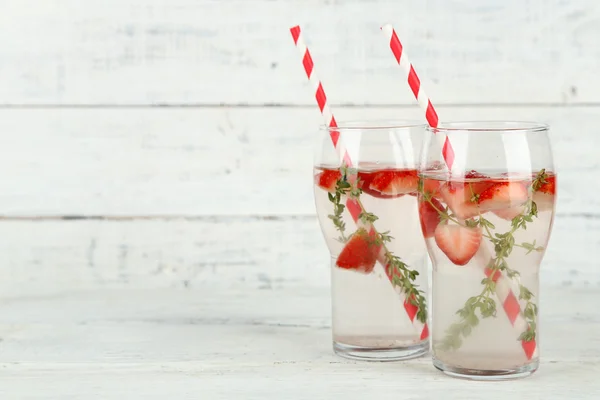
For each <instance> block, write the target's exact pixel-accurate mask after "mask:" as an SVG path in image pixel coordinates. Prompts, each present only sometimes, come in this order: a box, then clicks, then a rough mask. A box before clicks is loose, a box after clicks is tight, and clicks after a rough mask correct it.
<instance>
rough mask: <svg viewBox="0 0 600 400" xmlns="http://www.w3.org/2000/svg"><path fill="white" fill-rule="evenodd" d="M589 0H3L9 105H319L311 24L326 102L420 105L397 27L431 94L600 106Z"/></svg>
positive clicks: (1, 34)
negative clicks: (299, 43)
mask: <svg viewBox="0 0 600 400" xmlns="http://www.w3.org/2000/svg"><path fill="white" fill-rule="evenodd" d="M599 20H600V6H598V3H597V2H596V1H593V0H585V1H577V2H566V1H561V0H547V1H525V2H523V1H521V0H506V1H502V2H493V3H478V4H474V3H473V2H472V1H469V0H455V1H446V0H427V1H418V2H416V1H409V0H402V1H396V0H374V1H369V2H362V1H354V0H334V1H331V0H313V1H296V0H292V1H289V0H276V1H272V0H253V1H247V0H226V1H215V0H197V1H190V0H152V1H149V0H104V1H87V2H85V4H84V3H82V2H81V1H79V0H48V1H42V0H5V1H4V2H3V9H2V13H1V14H0V49H2V52H1V55H0V104H111V105H112V104H222V103H223V104H258V105H262V104H265V103H277V104H311V105H312V97H311V96H312V94H311V93H310V90H309V89H308V84H307V82H305V81H306V79H305V76H304V74H303V72H302V69H301V66H300V62H299V59H298V55H297V54H296V50H295V49H294V47H293V44H292V40H291V37H290V35H289V32H288V28H289V27H290V26H292V25H295V24H298V23H299V24H302V25H303V27H304V28H305V31H306V38H307V42H308V44H309V46H310V47H311V50H312V52H313V56H314V60H315V62H316V65H317V67H318V71H319V74H320V76H321V78H322V79H323V80H324V82H325V84H326V89H327V92H328V95H329V96H330V100H331V101H332V102H333V103H334V104H335V103H350V104H400V103H402V104H413V101H414V100H413V99H412V95H411V94H410V92H409V90H408V88H407V87H406V85H405V82H404V81H403V79H402V74H401V73H400V71H399V69H398V67H397V66H396V65H394V62H393V58H392V56H391V54H390V51H389V50H388V48H387V46H386V43H385V40H384V39H383V36H382V35H381V33H380V32H379V27H380V26H381V25H382V24H384V23H387V22H392V23H394V24H395V25H396V27H397V30H398V32H399V34H400V36H401V39H402V40H403V41H404V44H405V47H406V49H407V51H408V54H410V57H411V59H412V61H413V62H414V63H415V66H416V68H417V70H418V71H419V72H420V75H421V79H422V81H423V82H424V85H425V88H426V89H427V91H428V93H429V94H430V96H432V99H433V100H434V102H436V103H438V104H443V103H452V104H457V103H480V102H485V103H510V104H515V103H517V104H523V103H546V104H547V103H561V104H562V103H567V104H573V103H589V102H595V103H598V102H600V94H599V93H600V81H599V80H598V79H597V73H596V66H597V61H598V59H599V57H600V47H598V44H597V39H598V35H600V30H599V29H600V28H598V27H599V26H600V24H599V23H598V22H599Z"/></svg>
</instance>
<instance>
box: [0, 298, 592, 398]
mask: <svg viewBox="0 0 600 400" xmlns="http://www.w3.org/2000/svg"><path fill="white" fill-rule="evenodd" d="M597 301H598V293H597V292H594V291H587V290H568V289H567V290H564V289H563V290H558V289H554V290H548V291H546V292H544V296H543V297H542V300H541V308H540V310H541V319H542V320H543V327H542V329H541V332H540V334H541V336H542V338H543V342H542V347H541V356H542V363H541V366H540V370H539V371H538V372H537V373H536V374H534V375H533V376H532V377H531V378H528V379H524V380H520V381H514V382H508V383H485V384H484V383H473V382H466V381H462V380H457V379H452V378H448V377H446V376H444V375H442V374H441V373H439V372H437V371H436V370H435V369H434V368H433V366H432V365H431V361H430V359H429V358H428V357H423V358H420V359H417V360H413V361H410V362H404V363H364V362H363V363H361V362H353V361H347V360H344V359H341V358H337V357H336V356H334V355H333V353H332V351H331V347H330V346H331V345H330V343H331V336H330V327H329V326H330V319H329V310H330V308H329V297H328V293H327V290H326V289H324V288H321V289H316V288H306V287H304V288H302V287H299V288H296V289H294V290H266V291H240V290H227V291H215V290H214V289H201V290H193V289H188V290H175V289H170V290H152V291H148V290H100V291H92V292H86V293H77V292H70V293H69V292H65V293H62V294H60V295H56V296H32V297H21V298H6V297H3V298H2V304H3V312H2V317H1V318H0V336H1V337H2V339H3V341H2V349H3V351H2V354H3V357H2V358H3V359H2V364H1V368H2V376H1V377H0V383H1V385H0V394H2V395H3V396H2V397H3V398H19V399H41V398H44V399H48V398H51V399H78V398H83V397H85V398H86V399H100V398H101V399H122V398H128V399H138V398H140V399H142V398H143V399H149V398H150V399H159V398H160V399H162V398H179V399H192V398H194V399H197V398H210V399H216V400H219V399H231V398H234V397H239V398H244V399H265V398H283V399H306V398H314V399H316V398H337V397H343V398H347V399H364V398H366V397H371V396H373V397H376V398H384V399H386V398H395V399H397V398H407V399H415V400H428V399H442V398H443V399H448V400H463V399H465V398H489V399H506V398H515V399H517V398H530V399H564V398H576V399H582V400H587V399H590V400H591V399H597V398H598V396H599V395H600V384H599V382H598V379H597V376H598V373H600V366H599V365H600V350H599V349H600V342H599V340H598V337H600V321H599V320H598V316H597V312H596V304H597ZM571 304H578V305H579V308H578V313H577V314H576V315H575V314H573V313H572V308H571V306H570V305H571Z"/></svg>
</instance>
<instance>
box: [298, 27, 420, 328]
mask: <svg viewBox="0 0 600 400" xmlns="http://www.w3.org/2000/svg"><path fill="white" fill-rule="evenodd" d="M290 32H291V33H292V37H293V38H294V43H295V44H296V48H297V49H298V51H299V53H300V57H302V65H303V66H304V71H305V72H306V76H307V77H308V80H309V81H310V83H311V84H312V88H313V90H314V92H315V99H316V100H317V105H318V106H319V110H320V111H321V114H322V116H323V119H324V120H325V125H327V126H328V127H330V128H337V123H336V121H335V118H334V116H333V113H332V112H331V109H330V108H329V105H328V104H327V96H326V95H325V91H324V90H323V85H322V83H321V81H320V80H319V78H317V75H316V73H315V70H314V64H313V60H312V57H311V55H310V51H309V50H308V48H307V47H306V43H304V39H303V38H302V31H301V29H300V27H299V26H294V27H292V28H290ZM329 132H330V136H331V141H332V142H333V146H334V147H335V148H336V150H337V151H338V152H339V154H340V159H342V160H344V162H345V163H346V165H347V166H349V167H351V166H353V163H352V159H351V158H350V154H349V153H348V152H347V151H346V150H344V148H343V145H342V144H341V143H340V142H341V141H340V133H339V131H337V130H335V129H330V131H329ZM346 207H347V209H348V212H349V213H350V215H351V216H352V219H353V220H354V222H355V223H356V224H357V226H361V227H364V228H365V229H367V230H368V231H375V227H374V226H373V225H372V224H365V223H363V222H362V221H361V219H360V218H359V216H360V214H361V213H362V212H363V210H362V208H361V206H360V204H359V203H358V202H357V201H356V200H355V199H352V198H350V197H348V198H347V199H346ZM377 260H378V261H379V263H380V264H381V265H382V266H383V269H384V270H385V273H386V275H387V277H388V279H389V280H390V282H391V281H392V280H393V279H394V277H395V273H394V271H390V269H389V268H387V261H386V256H385V250H384V249H383V248H382V249H381V251H380V252H379V255H378V257H377ZM394 290H395V291H396V293H398V294H399V295H400V296H401V299H402V301H403V303H404V309H405V310H406V314H407V316H408V318H409V319H410V320H411V322H412V324H413V326H414V327H415V329H416V330H417V332H418V333H419V335H420V339H426V338H427V337H429V329H428V327H427V324H423V323H422V322H421V321H419V320H418V319H417V318H416V315H417V311H418V307H417V306H415V305H414V304H412V303H411V302H410V301H409V300H408V299H406V296H405V295H404V293H403V292H402V290H401V289H400V288H398V287H396V286H394Z"/></svg>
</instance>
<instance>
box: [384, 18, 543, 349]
mask: <svg viewBox="0 0 600 400" xmlns="http://www.w3.org/2000/svg"><path fill="white" fill-rule="evenodd" d="M381 30H382V31H383V33H384V34H385V36H386V37H387V39H388V40H389V46H390V49H391V50H392V53H393V54H394V57H395V58H396V62H397V63H398V65H399V66H400V67H401V68H402V71H403V72H404V73H405V74H406V80H407V82H408V85H409V86H410V89H411V90H412V92H413V94H414V96H415V98H416V99H417V102H418V103H419V106H420V107H421V109H423V111H425V118H426V119H427V123H428V124H429V126H431V127H432V128H437V127H438V123H439V119H438V116H437V113H436V112H435V109H434V108H433V104H431V100H429V97H427V95H426V94H425V91H424V90H423V88H422V87H421V81H420V79H419V77H418V76H417V73H416V72H415V69H414V67H413V66H412V64H411V63H410V61H409V60H408V56H407V55H406V52H405V51H404V49H403V47H402V43H401V42H400V39H398V35H396V31H395V30H394V27H393V26H392V25H390V24H386V25H384V26H382V27H381ZM436 136H439V133H436ZM440 140H441V137H440ZM442 156H443V157H444V161H445V162H446V165H447V166H448V169H449V170H452V165H453V164H454V156H455V154H454V149H453V148H452V144H451V143H450V140H449V138H448V137H447V136H446V138H445V140H444V142H443V146H442ZM490 258H491V257H487V259H490ZM482 265H487V262H486V263H483V264H482ZM484 272H485V274H486V275H487V276H488V277H489V276H490V275H491V273H492V271H491V270H490V269H488V268H487V267H486V268H484ZM492 279H493V280H494V282H496V290H495V291H496V297H497V298H498V300H499V301H500V302H501V303H502V308H503V309H504V312H505V314H506V316H507V317H508V319H509V321H510V323H511V324H512V325H513V327H514V328H515V330H516V331H518V332H519V333H522V332H524V331H525V330H526V329H527V328H528V324H527V321H526V320H525V318H524V317H523V313H522V311H521V305H520V304H519V300H518V297H517V296H515V294H514V292H513V290H512V285H511V282H510V280H509V279H508V278H507V277H505V276H504V275H503V274H502V273H501V272H500V271H497V272H496V273H495V274H494V277H493V278H492ZM521 345H522V347H523V350H524V351H525V355H526V356H527V358H528V359H532V358H533V357H535V356H537V345H536V342H535V340H531V341H525V340H522V341H521Z"/></svg>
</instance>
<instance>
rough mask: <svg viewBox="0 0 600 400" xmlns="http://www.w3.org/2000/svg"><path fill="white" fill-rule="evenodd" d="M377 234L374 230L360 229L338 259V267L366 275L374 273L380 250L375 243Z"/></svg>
mask: <svg viewBox="0 0 600 400" xmlns="http://www.w3.org/2000/svg"><path fill="white" fill-rule="evenodd" d="M375 235H376V233H375V231H374V230H372V231H371V232H370V233H367V231H366V229H364V228H360V229H358V230H357V231H356V232H355V233H354V234H353V235H352V237H351V238H350V240H348V243H346V245H345V246H344V248H343V249H342V251H341V253H340V255H339V256H338V258H337V261H336V263H335V264H336V265H337V266H338V267H340V268H344V269H352V270H356V271H360V272H364V273H366V274H368V273H370V272H371V271H373V268H374V267H375V261H377V254H378V253H379V248H380V246H378V245H377V244H376V243H375V239H376V236H375Z"/></svg>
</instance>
